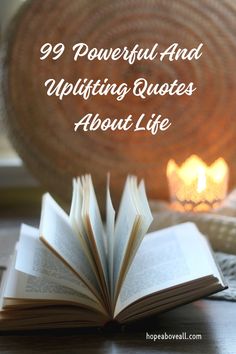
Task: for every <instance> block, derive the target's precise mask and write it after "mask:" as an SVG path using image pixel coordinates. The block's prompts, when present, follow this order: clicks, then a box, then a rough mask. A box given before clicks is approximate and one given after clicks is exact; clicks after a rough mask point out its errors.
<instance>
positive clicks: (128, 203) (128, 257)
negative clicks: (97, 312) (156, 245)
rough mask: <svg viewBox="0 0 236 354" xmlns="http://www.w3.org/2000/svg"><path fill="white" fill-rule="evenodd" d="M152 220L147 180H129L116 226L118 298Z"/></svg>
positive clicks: (130, 178)
mask: <svg viewBox="0 0 236 354" xmlns="http://www.w3.org/2000/svg"><path fill="white" fill-rule="evenodd" d="M151 222H152V214H151V211H150V208H149V204H148V200H147V196H146V191H145V186H144V182H143V181H141V183H140V185H139V186H138V183H137V178H136V177H134V176H130V177H128V179H127V182H126V185H125V189H124V192H123V196H122V201H121V206H120V209H119V213H118V217H117V222H116V226H115V250H116V253H115V256H114V283H115V300H116V299H117V296H118V294H119V291H120V288H121V285H122V282H123V280H124V279H125V276H126V273H127V271H128V270H129V267H130V265H131V263H132V261H133V258H134V256H135V254H136V252H137V250H138V248H139V246H140V244H141V242H142V240H143V237H144V236H145V234H146V232H147V231H148V228H149V226H150V224H151Z"/></svg>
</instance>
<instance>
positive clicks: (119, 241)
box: [113, 177, 137, 284]
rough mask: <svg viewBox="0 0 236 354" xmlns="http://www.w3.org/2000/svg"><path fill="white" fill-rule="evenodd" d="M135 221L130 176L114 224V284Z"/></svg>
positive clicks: (135, 215) (135, 213)
mask: <svg viewBox="0 0 236 354" xmlns="http://www.w3.org/2000/svg"><path fill="white" fill-rule="evenodd" d="M136 221H137V210H136V208H135V205H134V203H133V200H132V193H131V188H130V178H129V177H128V178H127V180H126V183H125V187H124V190H123V194H122V198H121V203H120V207H119V211H118V215H117V220H116V224H115V237H114V238H115V242H114V276H113V277H114V284H116V283H117V281H118V278H119V273H120V269H121V265H122V261H123V258H124V256H125V252H126V249H127V246H128V242H129V239H130V237H131V235H132V231H133V229H134V225H135V223H136Z"/></svg>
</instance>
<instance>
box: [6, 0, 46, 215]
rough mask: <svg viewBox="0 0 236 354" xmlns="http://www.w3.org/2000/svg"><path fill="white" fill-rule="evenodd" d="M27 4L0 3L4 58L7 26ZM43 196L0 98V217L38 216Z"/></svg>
mask: <svg viewBox="0 0 236 354" xmlns="http://www.w3.org/2000/svg"><path fill="white" fill-rule="evenodd" d="M24 1H25V0H1V1H0V56H1V55H2V50H1V49H2V48H1V45H2V42H3V37H4V35H6V31H7V26H8V24H9V22H10V20H11V19H12V17H13V16H14V14H15V13H16V12H17V10H18V9H19V7H20V6H21V5H22V3H24ZM1 80H2V77H1V71H0V81H1ZM41 194H42V191H41V190H40V188H39V185H38V183H37V182H36V180H35V179H34V178H33V177H32V176H31V173H30V172H29V171H28V170H27V168H26V167H25V166H24V163H23V161H22V159H21V158H20V157H19V155H18V154H17V152H16V150H15V149H14V147H13V146H12V144H11V142H10V140H9V137H8V134H7V129H6V124H5V123H4V110H3V105H2V102H1V99H0V216H5V215H11V214H12V213H13V214H14V213H15V212H17V214H18V215H19V217H20V216H21V214H22V216H24V215H25V214H27V215H29V214H32V215H37V213H38V212H39V209H40V201H41ZM19 206H20V208H19Z"/></svg>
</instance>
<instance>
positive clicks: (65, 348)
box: [0, 220, 236, 354]
mask: <svg viewBox="0 0 236 354" xmlns="http://www.w3.org/2000/svg"><path fill="white" fill-rule="evenodd" d="M33 224H36V223H35V222H33ZM18 227H19V221H17V222H14V223H12V222H9V221H8V220H7V221H6V220H4V222H3V221H1V220H0V239H1V238H4V239H5V237H7V236H4V235H8V237H10V236H9V235H11V237H12V238H14V237H16V233H17V232H18ZM5 240H6V239H5ZM4 245H5V246H4V247H6V246H7V247H8V248H9V249H10V246H11V245H10V242H9V244H8V243H5V244H4ZM2 252H3V249H2V248H1V247H0V260H2V261H3V262H4V257H5V255H4V254H3V255H2V258H1V253H2ZM165 332H166V333H167V334H168V335H169V334H181V333H182V332H186V335H187V336H189V335H195V334H200V335H201V336H202V339H200V340H156V341H155V342H154V341H153V340H151V339H146V336H147V334H148V335H152V334H164V333H165ZM0 353H1V354H13V353H20V354H21V353H45V354H46V353H57V354H58V353H63V354H64V353H65V354H67V353H82V354H83V353H88V354H89V353H90V354H93V353H103V354H106V353H114V354H119V353H125V354H133V353H135V354H136V353H137V354H139V353H140V354H141V353H142V354H146V353H162V354H164V353H168V354H170V353H173V354H178V353H181V354H182V353H191V354H195V353H196V354H200V353H206V354H236V303H235V302H228V301H217V300H200V301H197V302H194V303H192V304H189V305H185V306H182V307H179V308H177V309H175V310H172V311H170V312H168V313H164V314H161V315H159V316H155V317H153V318H151V319H150V318H149V319H146V320H144V321H141V322H138V323H134V324H132V325H129V326H126V327H123V328H113V329H102V330H98V329H89V330H88V329H82V330H59V331H58V330H57V331H52V330H50V331H49V330H48V331H43V332H42V331H41V332H39V331H35V332H23V333H20V332H19V333H0Z"/></svg>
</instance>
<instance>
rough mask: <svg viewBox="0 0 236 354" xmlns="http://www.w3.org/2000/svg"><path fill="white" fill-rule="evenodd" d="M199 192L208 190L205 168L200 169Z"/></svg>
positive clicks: (198, 172) (198, 178)
mask: <svg viewBox="0 0 236 354" xmlns="http://www.w3.org/2000/svg"><path fill="white" fill-rule="evenodd" d="M197 174H198V177H197V192H198V193H201V192H203V191H204V190H205V189H206V173H205V170H204V168H203V167H199V168H198V171H197Z"/></svg>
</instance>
